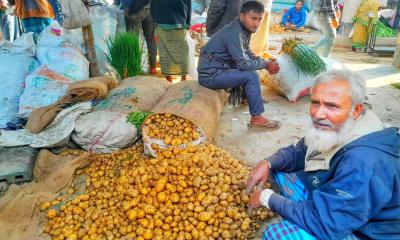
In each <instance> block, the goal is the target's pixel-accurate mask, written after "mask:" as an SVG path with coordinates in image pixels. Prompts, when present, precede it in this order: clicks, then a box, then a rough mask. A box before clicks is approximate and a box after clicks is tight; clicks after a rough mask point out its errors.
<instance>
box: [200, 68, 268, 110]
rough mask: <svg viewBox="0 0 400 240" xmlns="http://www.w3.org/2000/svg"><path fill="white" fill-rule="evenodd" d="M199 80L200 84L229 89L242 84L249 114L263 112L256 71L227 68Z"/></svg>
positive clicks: (212, 87)
mask: <svg viewBox="0 0 400 240" xmlns="http://www.w3.org/2000/svg"><path fill="white" fill-rule="evenodd" d="M199 81H200V84H201V85H203V86H205V87H208V88H211V89H230V88H235V87H238V86H243V87H244V92H245V94H246V96H247V100H248V102H249V108H250V114H251V115H252V116H256V115H260V114H262V113H263V112H264V104H263V101H262V98H261V90H260V80H259V77H258V74H257V72H256V71H240V70H238V69H228V70H223V71H221V72H219V73H216V74H215V75H214V76H212V77H208V78H207V79H204V78H200V79H199Z"/></svg>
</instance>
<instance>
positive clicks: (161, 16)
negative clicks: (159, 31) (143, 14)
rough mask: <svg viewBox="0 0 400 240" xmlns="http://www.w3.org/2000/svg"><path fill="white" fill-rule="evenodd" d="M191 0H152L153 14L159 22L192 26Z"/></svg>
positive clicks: (155, 20)
mask: <svg viewBox="0 0 400 240" xmlns="http://www.w3.org/2000/svg"><path fill="white" fill-rule="evenodd" d="M191 14H192V2H191V0H152V1H151V16H152V17H153V19H154V22H155V23H157V24H170V25H186V26H190V18H191Z"/></svg>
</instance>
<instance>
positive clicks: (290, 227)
mask: <svg viewBox="0 0 400 240" xmlns="http://www.w3.org/2000/svg"><path fill="white" fill-rule="evenodd" d="M278 239H280V240H317V238H316V237H314V236H312V235H311V234H309V233H307V232H306V231H304V230H303V229H301V228H300V227H299V226H297V225H296V224H293V223H291V222H289V221H286V220H283V221H281V222H279V223H275V224H269V225H268V227H267V228H265V230H264V232H263V236H262V240H278Z"/></svg>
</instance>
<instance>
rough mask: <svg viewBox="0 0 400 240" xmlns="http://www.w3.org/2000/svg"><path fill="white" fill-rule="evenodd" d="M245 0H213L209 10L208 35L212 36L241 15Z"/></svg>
mask: <svg viewBox="0 0 400 240" xmlns="http://www.w3.org/2000/svg"><path fill="white" fill-rule="evenodd" d="M242 4H243V0H212V1H211V4H210V7H209V9H208V12H207V20H206V26H207V36H209V37H211V36H213V35H214V34H215V33H216V32H218V31H219V30H221V29H222V28H223V27H225V26H226V25H228V24H229V23H230V22H232V21H233V20H235V19H237V18H238V17H239V13H240V8H241V7H242Z"/></svg>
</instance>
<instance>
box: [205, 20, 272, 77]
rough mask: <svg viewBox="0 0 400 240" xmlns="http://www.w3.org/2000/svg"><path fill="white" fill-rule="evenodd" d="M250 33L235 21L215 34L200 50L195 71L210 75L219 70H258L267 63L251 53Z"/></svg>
mask: <svg viewBox="0 0 400 240" xmlns="http://www.w3.org/2000/svg"><path fill="white" fill-rule="evenodd" d="M250 37H251V33H250V32H248V31H247V30H246V29H245V28H244V27H242V25H241V24H240V21H239V20H238V19H237V20H235V21H233V22H231V23H230V24H229V25H228V26H226V27H225V28H224V29H222V30H221V31H219V32H217V33H216V34H215V35H214V36H213V37H212V38H211V39H210V40H209V41H208V42H207V44H206V45H205V46H204V47H203V48H202V50H201V54H200V57H199V64H198V68H197V71H198V72H199V74H200V75H201V74H205V75H212V74H214V73H215V72H217V70H219V69H239V70H242V71H247V70H260V69H263V68H265V67H266V66H267V61H265V60H264V59H262V58H260V57H257V56H256V55H254V53H252V52H251V50H250V47H249V44H250Z"/></svg>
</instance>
